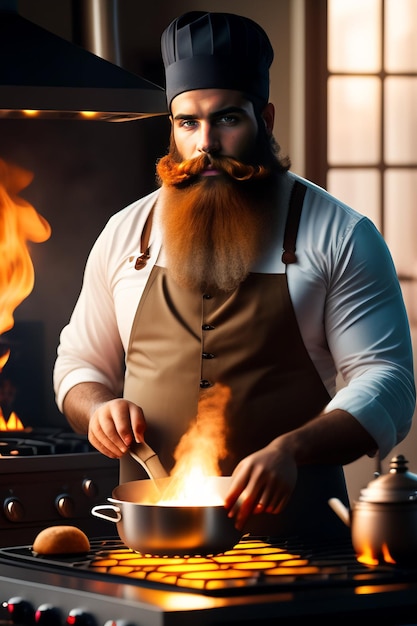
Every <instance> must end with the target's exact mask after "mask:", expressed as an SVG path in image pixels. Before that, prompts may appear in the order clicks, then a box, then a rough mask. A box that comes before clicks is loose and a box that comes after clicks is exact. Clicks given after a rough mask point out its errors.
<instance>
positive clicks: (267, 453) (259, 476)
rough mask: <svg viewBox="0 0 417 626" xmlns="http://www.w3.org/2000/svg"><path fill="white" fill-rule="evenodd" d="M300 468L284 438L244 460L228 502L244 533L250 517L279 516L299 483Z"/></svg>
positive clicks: (229, 510) (231, 513) (230, 490)
mask: <svg viewBox="0 0 417 626" xmlns="http://www.w3.org/2000/svg"><path fill="white" fill-rule="evenodd" d="M297 475H298V472H297V465H296V463H295V460H294V459H293V458H292V456H291V455H290V454H288V452H286V451H285V449H284V447H283V445H282V443H281V440H280V438H278V439H275V440H274V441H273V442H271V443H270V444H269V445H268V446H266V447H265V448H262V449H261V450H258V451H257V452H255V453H253V454H251V455H249V456H247V457H246V458H244V459H242V461H241V462H240V463H239V464H238V465H237V467H236V468H235V470H234V472H233V475H232V484H231V487H230V489H229V493H228V494H227V497H226V500H225V507H226V509H227V510H228V512H229V517H233V518H235V526H236V528H238V529H239V530H242V529H243V527H244V526H245V524H246V522H247V520H248V518H249V517H250V515H253V514H258V513H263V512H267V513H279V512H280V511H281V510H282V509H283V508H284V507H285V505H286V503H287V502H288V500H289V498H290V496H291V495H292V492H293V490H294V488H295V484H296V482H297Z"/></svg>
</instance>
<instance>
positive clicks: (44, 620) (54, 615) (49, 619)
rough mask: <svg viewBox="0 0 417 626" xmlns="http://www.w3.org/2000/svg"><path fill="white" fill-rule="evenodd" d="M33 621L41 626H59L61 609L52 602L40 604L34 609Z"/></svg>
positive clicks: (61, 621) (61, 618)
mask: <svg viewBox="0 0 417 626" xmlns="http://www.w3.org/2000/svg"><path fill="white" fill-rule="evenodd" d="M35 622H36V624H39V625H42V626H61V625H62V624H63V623H64V619H63V615H62V613H61V611H60V610H59V609H58V608H57V607H56V606H54V605H53V604H41V605H40V606H39V607H38V608H37V609H36V611H35Z"/></svg>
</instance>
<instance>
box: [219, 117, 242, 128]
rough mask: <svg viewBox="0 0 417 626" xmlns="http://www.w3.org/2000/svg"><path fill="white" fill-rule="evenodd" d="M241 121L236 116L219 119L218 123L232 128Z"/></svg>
mask: <svg viewBox="0 0 417 626" xmlns="http://www.w3.org/2000/svg"><path fill="white" fill-rule="evenodd" d="M238 121H239V119H238V118H237V117H236V115H223V117H219V119H218V120H217V122H218V123H219V124H226V125H228V126H232V125H233V124H237V123H238Z"/></svg>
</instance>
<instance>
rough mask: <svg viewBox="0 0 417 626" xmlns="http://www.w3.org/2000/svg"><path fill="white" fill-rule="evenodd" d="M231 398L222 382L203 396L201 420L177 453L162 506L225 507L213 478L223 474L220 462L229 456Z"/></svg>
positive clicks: (161, 502)
mask: <svg viewBox="0 0 417 626" xmlns="http://www.w3.org/2000/svg"><path fill="white" fill-rule="evenodd" d="M230 396H231V392H230V388H229V387H226V386H225V385H221V384H219V383H217V384H216V385H214V386H213V387H212V388H211V389H208V390H206V391H205V392H204V394H203V395H202V396H201V399H200V401H199V404H198V413H197V417H196V419H195V421H194V422H193V423H192V424H191V426H190V428H189V429H188V431H187V432H186V433H185V434H184V435H183V436H182V438H181V440H180V442H179V444H178V446H177V448H176V450H175V453H174V457H175V461H176V463H175V465H174V468H173V470H172V472H171V477H172V480H171V481H170V483H169V486H168V487H167V489H166V490H165V491H164V493H163V494H162V496H161V498H160V500H159V501H158V504H160V505H165V506H172V505H175V506H178V505H180V506H183V505H189V506H217V505H223V497H222V496H221V494H219V493H218V491H217V490H216V489H215V487H214V485H213V481H210V477H213V476H220V475H221V472H220V467H219V461H220V460H221V459H222V458H224V457H225V456H226V454H227V449H226V427H225V419H224V413H225V408H226V405H227V403H228V401H229V400H230Z"/></svg>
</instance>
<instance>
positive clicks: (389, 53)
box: [385, 0, 417, 72]
mask: <svg viewBox="0 0 417 626" xmlns="http://www.w3.org/2000/svg"><path fill="white" fill-rule="evenodd" d="M416 24H417V2H416V0H386V3H385V69H386V70H387V71H388V72H416V71H417V36H416V34H417V33H416Z"/></svg>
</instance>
